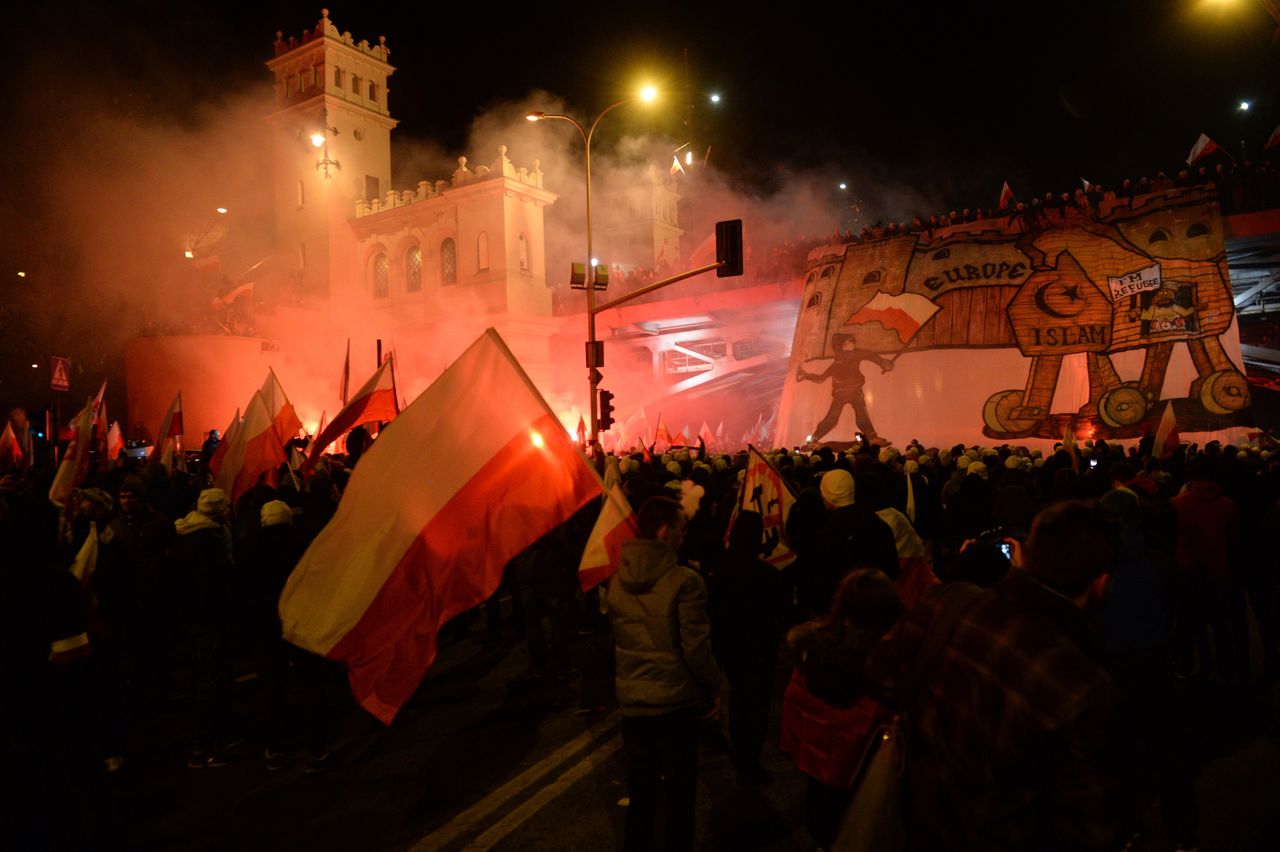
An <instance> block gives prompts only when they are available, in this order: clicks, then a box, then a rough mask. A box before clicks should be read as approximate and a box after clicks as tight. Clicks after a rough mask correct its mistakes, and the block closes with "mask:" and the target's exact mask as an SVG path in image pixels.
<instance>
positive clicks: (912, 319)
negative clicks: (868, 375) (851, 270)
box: [845, 291, 941, 344]
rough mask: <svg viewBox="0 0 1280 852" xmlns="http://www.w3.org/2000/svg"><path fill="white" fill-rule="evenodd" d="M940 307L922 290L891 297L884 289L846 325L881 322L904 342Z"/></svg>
mask: <svg viewBox="0 0 1280 852" xmlns="http://www.w3.org/2000/svg"><path fill="white" fill-rule="evenodd" d="M939 310H941V309H940V308H939V307H938V306H937V305H935V304H934V303H933V302H931V301H929V299H927V298H925V297H924V296H921V295H920V294H919V293H899V294H898V295H896V296H890V295H889V294H888V293H885V292H883V291H881V292H879V293H876V294H875V296H874V297H873V298H872V299H871V301H870V302H867V303H866V304H865V305H863V306H862V307H861V308H859V309H858V310H857V311H856V312H855V313H854V314H853V315H852V316H850V317H849V319H847V320H845V325H856V324H858V323H867V322H878V323H880V325H882V326H884V328H885V330H887V331H895V332H897V334H898V339H899V340H901V341H902V342H903V343H904V344H905V343H908V342H910V340H911V338H913V337H915V336H916V332H917V331H919V330H920V326H922V325H924V324H925V323H926V322H928V321H929V320H930V319H932V317H933V315H934V314H936V313H937V312H938V311H939Z"/></svg>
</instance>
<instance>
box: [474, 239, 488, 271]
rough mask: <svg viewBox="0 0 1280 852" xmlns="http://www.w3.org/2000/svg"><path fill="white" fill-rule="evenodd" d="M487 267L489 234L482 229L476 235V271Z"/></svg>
mask: <svg viewBox="0 0 1280 852" xmlns="http://www.w3.org/2000/svg"><path fill="white" fill-rule="evenodd" d="M488 268H489V235H488V234H486V233H485V232H484V231H481V232H480V236H478V237H476V271H477V272H484V271H485V270H487V269H488Z"/></svg>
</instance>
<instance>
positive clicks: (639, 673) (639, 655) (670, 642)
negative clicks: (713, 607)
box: [605, 539, 721, 716]
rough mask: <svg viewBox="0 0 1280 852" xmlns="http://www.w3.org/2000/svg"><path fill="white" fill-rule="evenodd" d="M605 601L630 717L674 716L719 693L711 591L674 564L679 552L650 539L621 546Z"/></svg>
mask: <svg viewBox="0 0 1280 852" xmlns="http://www.w3.org/2000/svg"><path fill="white" fill-rule="evenodd" d="M605 600H606V604H607V606H608V609H609V620H610V622H611V623H612V624H613V639H614V644H615V646H616V650H617V675H616V680H615V684H616V687H617V691H618V703H619V704H621V705H622V713H623V715H624V716H652V715H660V714H664V713H671V712H673V711H676V710H682V709H686V708H688V707H694V706H697V705H699V704H701V703H703V702H706V701H709V700H711V699H713V698H714V697H715V696H716V694H717V693H718V692H719V690H720V683H721V676H720V669H719V667H717V666H716V661H715V658H714V657H713V656H712V654H711V626H710V622H709V621H708V618H707V587H706V584H705V583H703V581H702V578H701V577H699V576H698V575H697V574H696V573H694V572H693V571H691V570H690V569H688V568H685V567H683V566H682V565H678V564H677V563H676V552H675V551H674V550H672V549H671V548H670V547H668V546H667V545H666V544H664V543H662V542H658V541H652V540H648V539H635V540H632V541H628V542H626V543H625V544H623V546H622V559H621V565H620V566H619V568H618V574H617V576H616V577H615V578H614V580H613V581H612V582H611V583H610V584H609V589H608V591H607V593H606V598H605Z"/></svg>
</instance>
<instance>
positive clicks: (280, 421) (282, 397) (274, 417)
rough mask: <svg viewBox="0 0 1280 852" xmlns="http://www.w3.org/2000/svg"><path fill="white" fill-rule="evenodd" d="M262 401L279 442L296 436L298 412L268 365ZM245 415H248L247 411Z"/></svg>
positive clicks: (284, 442) (282, 442)
mask: <svg viewBox="0 0 1280 852" xmlns="http://www.w3.org/2000/svg"><path fill="white" fill-rule="evenodd" d="M262 401H263V402H264V403H266V406H267V413H268V414H270V415H271V422H272V424H273V425H274V428H275V431H276V437H277V438H279V439H280V443H281V444H286V443H288V442H289V441H290V440H292V439H293V438H295V437H297V435H298V430H299V429H301V428H302V421H301V420H300V419H298V413H297V412H296V411H294V410H293V403H291V402H289V396H288V395H287V394H286V393H285V392H284V387H283V386H282V385H281V384H280V380H279V379H277V378H276V371H275V370H273V369H271V368H270V367H268V368H267V378H266V381H264V382H263V383H262ZM245 416H246V417H248V416H249V415H248V412H247V411H246V413H245Z"/></svg>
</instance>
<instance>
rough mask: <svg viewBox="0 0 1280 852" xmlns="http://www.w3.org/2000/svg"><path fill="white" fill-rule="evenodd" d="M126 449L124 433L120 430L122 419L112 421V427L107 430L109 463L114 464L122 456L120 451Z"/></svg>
mask: <svg viewBox="0 0 1280 852" xmlns="http://www.w3.org/2000/svg"><path fill="white" fill-rule="evenodd" d="M123 449H124V435H123V434H121V432H120V421H119V420H113V421H111V428H110V429H108V430H107V453H106V456H107V463H108V464H109V465H114V464H115V462H116V459H118V458H120V451H121V450H123Z"/></svg>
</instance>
